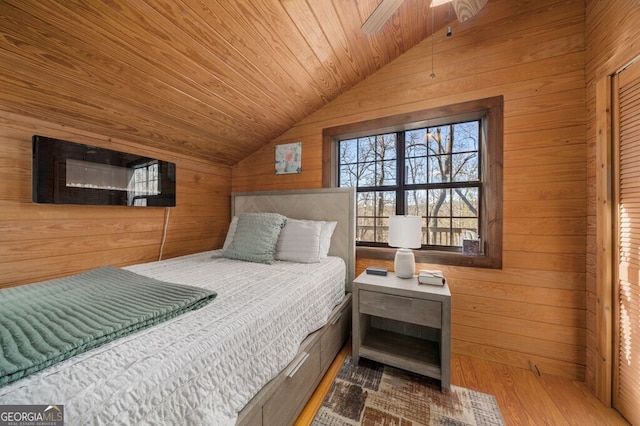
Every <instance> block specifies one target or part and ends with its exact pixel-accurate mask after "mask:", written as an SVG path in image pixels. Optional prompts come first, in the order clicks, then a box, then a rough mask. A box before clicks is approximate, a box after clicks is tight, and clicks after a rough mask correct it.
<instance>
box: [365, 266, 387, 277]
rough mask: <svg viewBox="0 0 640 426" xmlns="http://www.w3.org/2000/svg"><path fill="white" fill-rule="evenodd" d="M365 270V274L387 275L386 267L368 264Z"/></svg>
mask: <svg viewBox="0 0 640 426" xmlns="http://www.w3.org/2000/svg"><path fill="white" fill-rule="evenodd" d="M366 271H367V274H371V275H387V268H379V267H375V266H370V267H368V268H367V269H366Z"/></svg>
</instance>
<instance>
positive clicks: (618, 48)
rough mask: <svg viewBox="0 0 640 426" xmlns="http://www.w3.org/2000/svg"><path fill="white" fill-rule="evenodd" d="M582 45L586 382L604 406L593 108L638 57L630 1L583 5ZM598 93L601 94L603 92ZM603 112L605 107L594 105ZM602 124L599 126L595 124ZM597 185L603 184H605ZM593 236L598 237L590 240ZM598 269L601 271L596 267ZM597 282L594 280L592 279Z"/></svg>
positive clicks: (607, 328) (635, 11)
mask: <svg viewBox="0 0 640 426" xmlns="http://www.w3.org/2000/svg"><path fill="white" fill-rule="evenodd" d="M586 4H587V9H586V25H585V30H586V31H585V42H586V45H587V46H588V49H587V54H586V58H585V60H586V66H585V74H586V106H587V123H588V125H587V188H588V190H587V241H588V243H587V279H586V285H587V369H586V382H587V385H589V387H590V388H592V389H594V391H595V393H596V395H598V397H599V398H600V399H601V401H602V402H603V403H605V404H610V403H611V399H610V398H611V388H610V386H611V383H610V380H611V371H610V370H611V366H612V362H613V360H612V354H610V353H608V349H609V348H610V346H611V342H610V341H607V340H608V339H607V337H609V336H610V335H611V333H612V330H611V321H612V316H611V314H612V310H611V306H605V305H603V303H602V301H603V300H604V299H607V297H608V298H609V299H610V298H611V297H612V286H613V284H612V282H611V277H610V276H609V277H607V274H606V272H607V271H605V270H604V267H603V266H602V263H603V262H604V261H605V260H606V259H603V258H602V257H600V259H598V257H599V256H609V257H610V256H612V253H611V252H606V251H605V250H606V242H607V241H611V238H612V235H611V230H610V229H606V228H602V227H601V228H600V229H598V228H597V226H596V225H597V223H598V218H597V205H598V198H597V195H598V193H600V194H607V193H608V192H610V190H609V188H607V187H604V188H603V187H602V184H601V186H600V187H598V186H597V185H596V170H597V168H598V167H599V166H598V165H597V163H596V154H597V151H598V149H600V150H601V149H603V148H605V149H606V147H602V146H601V144H602V143H604V141H605V140H606V137H605V136H604V135H601V134H598V132H599V131H600V130H602V129H605V128H606V122H607V120H608V119H609V117H608V116H607V115H608V111H607V110H606V109H605V110H603V111H601V112H599V108H597V107H596V99H597V94H598V90H597V89H598V88H601V89H600V93H602V94H601V95H599V96H600V97H602V96H607V93H609V91H610V90H607V89H608V88H607V87H606V85H607V81H606V79H607V76H611V75H613V74H614V73H616V72H617V71H619V70H621V69H622V67H624V66H625V65H627V64H628V63H630V62H631V61H632V60H634V59H637V58H638V57H640V27H639V26H638V22H640V8H639V7H638V2H637V1H633V0H611V1H606V2H604V1H597V0H587V2H586ZM603 88H604V89H603ZM599 101H600V102H601V103H602V104H604V105H605V106H606V105H608V104H609V103H608V102H606V101H603V100H601V99H599ZM599 122H600V123H605V125H599V124H598V123H599ZM602 180H603V184H604V185H606V184H607V179H606V176H605V179H602ZM596 234H598V235H596ZM599 263H600V265H601V266H599V267H598V264H599ZM597 277H598V278H597Z"/></svg>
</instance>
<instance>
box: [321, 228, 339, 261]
mask: <svg viewBox="0 0 640 426" xmlns="http://www.w3.org/2000/svg"><path fill="white" fill-rule="evenodd" d="M336 225H338V222H322V231H321V232H320V259H324V258H326V257H327V256H328V255H329V248H330V247H331V237H332V236H333V231H335V229H336Z"/></svg>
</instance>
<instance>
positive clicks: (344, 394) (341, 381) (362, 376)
mask: <svg viewBox="0 0 640 426" xmlns="http://www.w3.org/2000/svg"><path fill="white" fill-rule="evenodd" d="M312 425H313V426H338V425H341V426H342V425H365V426H368V425H385V426H390V425H398V426H417V425H474V426H475V425H478V426H481V425H504V420H503V419H502V414H501V413H500V409H499V408H498V404H497V403H496V399H495V397H493V395H488V394H485V393H481V392H476V391H473V390H471V389H466V388H462V387H459V386H454V385H451V389H450V390H449V391H448V392H441V391H440V381H439V380H435V379H430V378H428V377H423V376H419V375H415V374H412V373H409V372H406V371H404V370H399V369H397V368H393V367H389V366H385V365H383V364H379V363H376V362H374V361H369V360H367V359H364V358H360V363H359V364H358V365H354V364H353V360H352V358H351V357H350V356H349V357H347V358H346V360H345V362H344V364H343V365H342V367H341V368H340V371H339V372H338V376H337V377H336V380H335V381H334V382H333V384H332V385H331V388H330V389H329V392H328V393H327V396H326V397H325V399H324V401H323V403H322V406H321V407H320V410H318V413H317V414H316V417H315V419H314V420H313V423H312Z"/></svg>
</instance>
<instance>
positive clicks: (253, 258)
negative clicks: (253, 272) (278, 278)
mask: <svg viewBox="0 0 640 426" xmlns="http://www.w3.org/2000/svg"><path fill="white" fill-rule="evenodd" d="M286 222H287V218H286V217H285V216H282V215H280V214H277V213H242V214H241V215H240V216H239V217H238V226H237V228H236V232H235V234H234V235H233V240H232V241H231V244H230V245H229V247H228V248H227V249H226V250H225V252H224V256H225V257H227V258H229V259H238V260H244V261H247V262H256V263H267V264H271V263H273V262H274V261H275V252H276V244H277V243H278V236H279V235H280V231H282V228H283V227H284V224H285V223H286Z"/></svg>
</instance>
